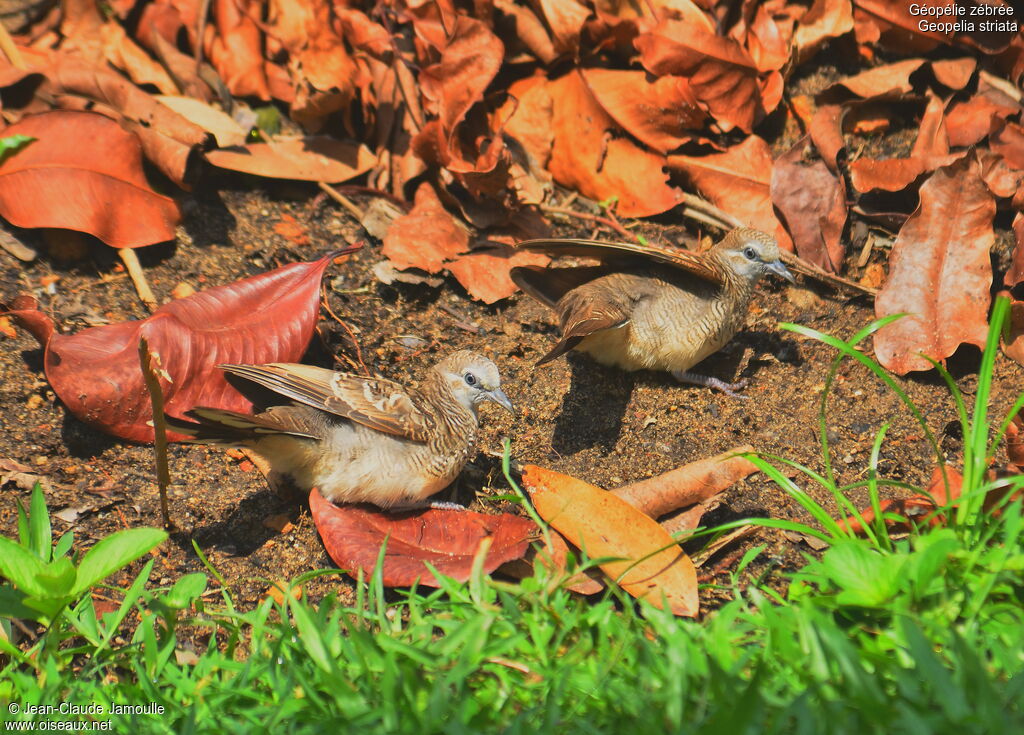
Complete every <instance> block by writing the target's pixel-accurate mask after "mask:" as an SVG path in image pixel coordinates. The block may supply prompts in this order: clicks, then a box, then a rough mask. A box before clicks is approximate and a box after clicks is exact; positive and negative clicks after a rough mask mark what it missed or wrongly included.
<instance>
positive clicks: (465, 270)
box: [447, 243, 551, 304]
mask: <svg viewBox="0 0 1024 735" xmlns="http://www.w3.org/2000/svg"><path fill="white" fill-rule="evenodd" d="M538 256H539V257H538ZM550 261H551V259H550V258H549V257H547V256H546V255H543V254H542V253H529V252H526V251H523V250H516V249H515V248H513V247H509V246H508V245H504V244H502V243H494V247H487V248H481V249H474V250H473V251H471V252H469V253H466V254H465V255H461V256H459V258H458V259H457V260H454V261H452V262H451V263H448V264H447V267H448V270H449V271H451V274H452V275H453V276H455V278H456V280H458V282H459V283H461V284H462V286H463V288H465V289H466V290H467V291H468V292H469V295H470V296H472V297H473V298H474V299H477V300H478V301H483V302H484V303H485V304H493V303H494V302H495V301H500V300H501V299H505V298H508V297H509V296H511V295H512V294H514V293H515V292H516V291H518V290H519V287H518V286H516V285H515V284H514V283H512V279H511V278H509V276H508V272H509V271H510V270H511V269H512V268H515V267H517V266H521V265H541V266H543V265H547V264H548V263H549V262H550Z"/></svg>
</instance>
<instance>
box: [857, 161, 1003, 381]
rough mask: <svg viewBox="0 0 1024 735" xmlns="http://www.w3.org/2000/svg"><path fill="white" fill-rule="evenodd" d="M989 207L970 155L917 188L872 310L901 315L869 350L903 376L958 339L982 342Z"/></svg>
mask: <svg viewBox="0 0 1024 735" xmlns="http://www.w3.org/2000/svg"><path fill="white" fill-rule="evenodd" d="M995 212H996V205H995V200H994V199H993V197H992V194H991V193H990V192H989V191H988V189H987V188H986V186H985V182H984V181H982V179H981V171H980V165H979V163H978V159H977V157H976V156H975V155H968V156H965V157H964V158H963V159H961V160H959V161H957V162H955V163H953V164H950V165H949V166H945V167H943V168H940V169H939V170H938V171H936V172H935V173H934V174H932V176H931V178H930V179H929V180H928V181H927V182H925V183H924V185H922V186H921V203H920V205H919V206H918V208H917V210H915V211H914V213H913V214H912V215H910V218H909V219H907V221H906V223H905V224H904V225H903V227H902V228H901V229H900V232H899V235H898V236H897V238H896V242H895V244H894V245H893V249H892V253H891V254H890V255H889V279H888V281H886V284H885V286H884V287H883V288H882V290H881V291H880V292H879V293H878V296H877V297H876V298H875V314H876V315H877V316H878V317H879V318H881V317H884V316H888V315H889V314H897V313H904V312H905V313H907V314H908V315H907V316H905V317H902V318H901V319H898V320H897V321H895V322H894V323H892V324H889V325H887V326H885V327H883V328H882V329H881V330H879V331H878V333H877V334H876V335H875V354H876V355H877V357H878V361H879V362H880V363H881V364H882V365H884V366H885V367H886V368H888V369H889V370H891V371H893V372H895V373H897V374H899V375H904V374H906V373H908V372H910V371H911V370H928V369H930V368H931V364H930V363H929V362H928V361H927V360H925V359H924V358H923V357H921V356H920V355H919V354H918V353H923V354H925V355H928V356H929V357H931V358H932V359H933V360H944V359H945V358H947V357H949V356H950V355H952V354H953V352H955V351H956V349H957V347H959V346H960V345H961V344H962V343H965V342H966V343H968V344H973V345H977V346H978V347H984V345H985V339H986V333H987V328H986V317H987V314H988V305H989V287H990V286H991V283H992V266H991V263H990V260H989V249H990V248H991V247H992V245H993V243H994V242H995V233H994V231H993V229H992V219H993V217H994V216H995Z"/></svg>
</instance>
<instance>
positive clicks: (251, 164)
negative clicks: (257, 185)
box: [206, 136, 377, 184]
mask: <svg viewBox="0 0 1024 735" xmlns="http://www.w3.org/2000/svg"><path fill="white" fill-rule="evenodd" d="M206 158H207V160H208V161H209V162H210V163H212V164H213V165H214V166H217V167H218V168H226V169H228V170H230V171H240V172H242V173H245V174H255V175H256V176H266V177H267V178H271V179H295V180H298V181H322V182H324V183H328V184H336V183H338V182H341V181H347V180H348V179H353V178H355V177H356V176H359V175H360V174H364V173H366V172H367V171H369V170H370V169H371V168H373V167H374V166H375V165H376V163H377V157H376V156H374V155H373V153H371V152H370V149H369V148H367V147H366V146H364V145H357V144H355V143H346V142H344V141H341V140H335V139H334V138H328V137H327V136H310V137H308V138H280V139H278V140H274V141H271V142H270V143H250V144H249V145H246V146H234V147H232V148H220V149H218V150H215V151H209V152H208V153H207V154H206Z"/></svg>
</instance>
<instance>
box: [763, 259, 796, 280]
mask: <svg viewBox="0 0 1024 735" xmlns="http://www.w3.org/2000/svg"><path fill="white" fill-rule="evenodd" d="M765 267H766V268H767V269H768V270H770V271H771V272H772V273H774V274H775V275H777V276H782V277H783V278H785V279H786V280H787V281H789V282H790V283H796V279H795V278H793V274H792V273H790V272H789V269H788V268H786V266H784V265H783V264H782V261H781V260H776V261H775V262H773V263H765Z"/></svg>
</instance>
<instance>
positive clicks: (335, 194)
mask: <svg viewBox="0 0 1024 735" xmlns="http://www.w3.org/2000/svg"><path fill="white" fill-rule="evenodd" d="M317 185H318V186H319V187H320V188H321V189H322V190H323V191H324V193H325V194H327V196H329V197H330V198H331V199H333V200H334V201H336V202H337V203H338V204H340V205H341V206H343V207H344V208H345V209H347V210H348V211H349V212H350V213H351V214H352V216H353V217H355V218H356V221H358V222H362V221H363V217H364V216H365V213H364V212H363V210H362V208H361V207H360V206H358V205H357V204H355V203H354V202H353V201H352V200H351V199H349V198H348V197H347V196H345V195H344V194H342V193H341V192H340V191H338V190H337V189H335V188H334V187H333V186H331V185H330V184H325V183H324V182H323V181H320V182H317Z"/></svg>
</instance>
